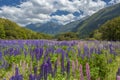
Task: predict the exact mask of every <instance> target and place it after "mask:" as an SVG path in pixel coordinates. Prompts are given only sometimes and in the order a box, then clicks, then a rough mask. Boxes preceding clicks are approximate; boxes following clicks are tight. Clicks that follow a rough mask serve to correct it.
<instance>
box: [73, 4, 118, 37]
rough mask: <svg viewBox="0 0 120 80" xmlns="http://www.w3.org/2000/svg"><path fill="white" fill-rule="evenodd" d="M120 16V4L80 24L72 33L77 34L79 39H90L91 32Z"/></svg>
mask: <svg viewBox="0 0 120 80" xmlns="http://www.w3.org/2000/svg"><path fill="white" fill-rule="evenodd" d="M118 16H120V3H119V4H116V5H114V6H110V7H107V8H104V9H101V10H100V11H98V12H97V13H95V14H93V15H92V16H90V17H89V18H87V19H85V20H83V21H82V22H80V23H79V24H78V25H77V26H76V27H75V28H74V29H73V30H72V31H73V32H77V33H78V34H79V37H81V38H85V37H88V36H89V34H90V33H91V32H93V31H94V30H96V29H98V28H99V27H100V26H101V25H102V24H104V23H105V22H106V21H108V20H111V19H113V18H115V17H118Z"/></svg>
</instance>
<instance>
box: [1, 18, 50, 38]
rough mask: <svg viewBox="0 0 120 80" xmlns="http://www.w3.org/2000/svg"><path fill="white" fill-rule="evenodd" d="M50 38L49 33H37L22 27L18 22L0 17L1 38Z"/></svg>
mask: <svg viewBox="0 0 120 80" xmlns="http://www.w3.org/2000/svg"><path fill="white" fill-rule="evenodd" d="M41 38H44V39H45V38H49V36H48V35H45V34H41V33H36V32H33V31H31V30H29V29H26V28H23V27H20V26H19V25H17V24H16V23H14V22H12V21H10V20H8V19H3V18H0V39H41Z"/></svg>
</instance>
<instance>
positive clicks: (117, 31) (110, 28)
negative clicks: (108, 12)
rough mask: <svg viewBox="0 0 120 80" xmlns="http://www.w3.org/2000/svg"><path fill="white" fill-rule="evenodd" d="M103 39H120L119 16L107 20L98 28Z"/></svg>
mask: <svg viewBox="0 0 120 80" xmlns="http://www.w3.org/2000/svg"><path fill="white" fill-rule="evenodd" d="M99 32H100V33H101V34H102V39H103V40H114V41H116V40H120V17H117V18H115V19H112V20H110V21H107V22H106V23H105V24H104V25H102V27H101V28H100V29H99Z"/></svg>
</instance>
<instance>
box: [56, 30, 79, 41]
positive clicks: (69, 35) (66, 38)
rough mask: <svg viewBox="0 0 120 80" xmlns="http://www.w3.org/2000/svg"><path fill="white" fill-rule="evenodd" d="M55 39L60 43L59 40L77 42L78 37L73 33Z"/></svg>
mask: <svg viewBox="0 0 120 80" xmlns="http://www.w3.org/2000/svg"><path fill="white" fill-rule="evenodd" d="M55 38H57V40H59V41H61V40H77V39H78V35H77V34H76V33H73V32H67V33H63V34H59V35H56V37H55Z"/></svg>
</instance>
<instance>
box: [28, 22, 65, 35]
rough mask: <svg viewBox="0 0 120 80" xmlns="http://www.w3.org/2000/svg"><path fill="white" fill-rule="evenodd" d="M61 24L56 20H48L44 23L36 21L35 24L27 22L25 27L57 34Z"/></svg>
mask: <svg viewBox="0 0 120 80" xmlns="http://www.w3.org/2000/svg"><path fill="white" fill-rule="evenodd" d="M62 26H63V25H62V24H59V23H57V22H53V21H49V22H46V23H42V24H41V23H36V24H29V25H27V27H26V28H28V29H31V30H33V31H36V32H42V33H46V34H58V33H59V29H60V28H61V27H62Z"/></svg>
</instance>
